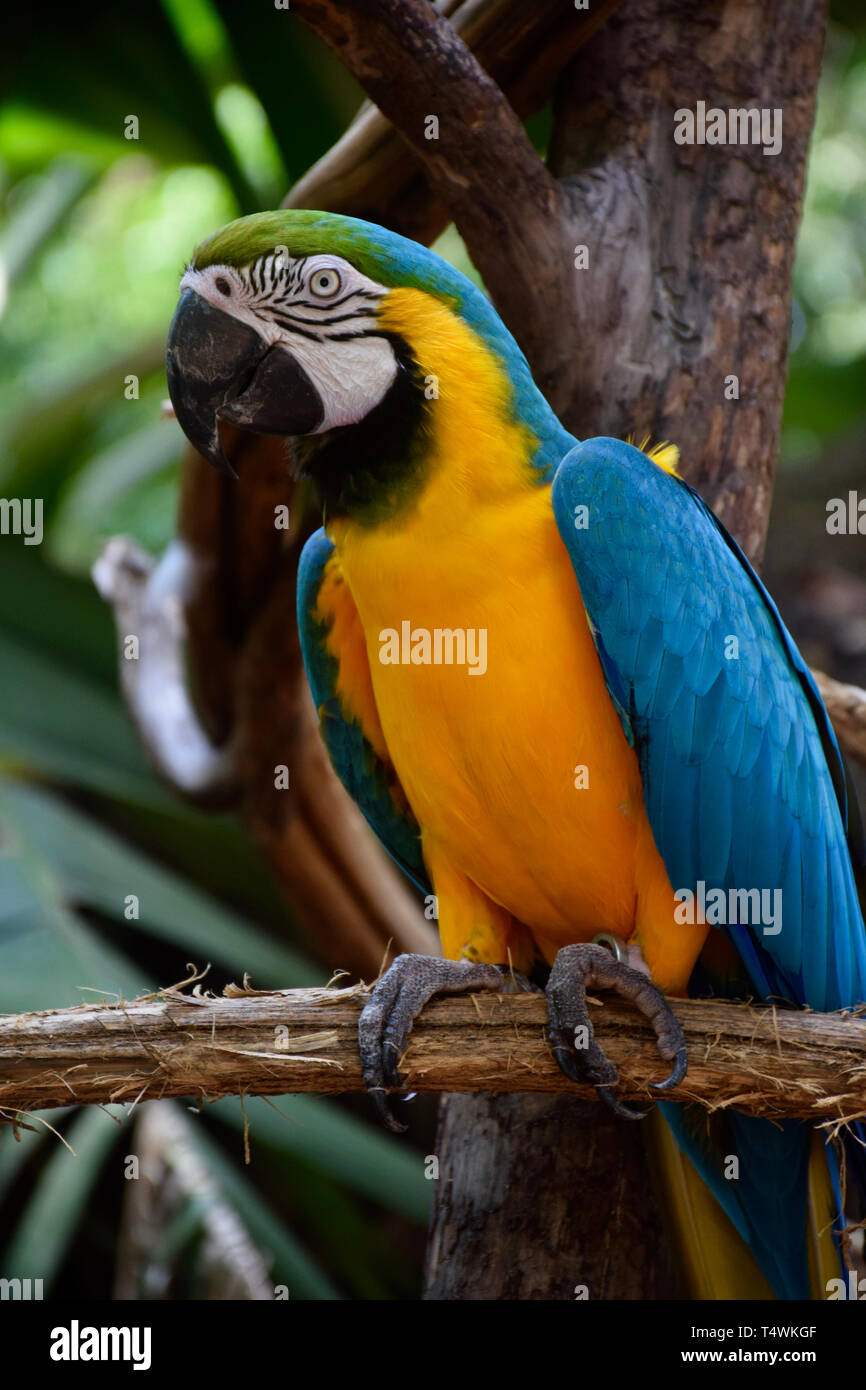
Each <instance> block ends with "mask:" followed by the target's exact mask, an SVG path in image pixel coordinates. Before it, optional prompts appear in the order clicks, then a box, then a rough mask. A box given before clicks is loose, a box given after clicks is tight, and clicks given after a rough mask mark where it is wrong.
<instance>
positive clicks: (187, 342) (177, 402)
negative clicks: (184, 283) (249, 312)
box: [165, 289, 324, 477]
mask: <svg viewBox="0 0 866 1390" xmlns="http://www.w3.org/2000/svg"><path fill="white" fill-rule="evenodd" d="M165 370H166V376H167V378H168V393H169V395H170V397H171V403H172V405H173V406H174V413H175V415H176V416H177V420H178V423H179V425H180V427H181V429H182V430H183V432H184V434H185V435H186V437H187V439H188V440H189V441H190V443H191V444H192V445H194V447H195V448H196V449H197V450H198V452H199V453H200V454H202V455H203V457H204V458H206V459H208V460H209V461H210V462H211V463H212V464H214V465H215V466H216V467H217V468H219V469H220V471H221V472H223V473H228V474H229V475H230V476H231V477H235V476H236V474H235V471H234V469H233V468H232V466H231V464H230V463H229V460H228V459H227V458H226V455H225V452H224V451H223V447H222V444H221V443H220V437H219V421H220V420H228V421H230V422H231V424H233V425H240V426H242V427H245V428H247V429H251V430H257V431H258V432H259V433H260V434H285V435H294V434H309V433H310V432H311V431H312V430H314V429H316V427H317V426H318V425H320V424H321V422H322V418H323V415H324V408H323V405H322V400H321V397H320V396H319V393H318V392H317V390H316V388H315V387H314V385H313V383H312V382H311V380H310V378H309V377H308V375H307V373H306V372H305V371H304V369H303V367H302V366H301V364H300V363H299V362H298V361H297V360H296V359H295V358H294V357H293V356H292V354H291V353H290V352H288V351H286V349H285V348H283V347H279V346H276V347H270V346H269V345H268V343H266V342H265V340H264V338H262V337H261V335H260V334H259V333H257V332H256V330H255V329H254V328H252V327H250V326H249V325H248V324H245V323H241V322H240V321H239V320H238V319H236V318H234V316H233V315H232V314H227V313H225V312H224V311H223V310H222V309H218V308H217V307H216V305H214V304H211V303H209V301H208V300H206V299H202V297H201V296H200V295H198V294H196V292H195V290H191V289H186V290H184V292H183V294H182V295H181V297H180V300H179V302H178V306H177V308H176V309H175V311H174V318H173V319H172V321H171V327H170V328H169V330H168V344H167V347H166V354H165Z"/></svg>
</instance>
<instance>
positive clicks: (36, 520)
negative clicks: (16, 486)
mask: <svg viewBox="0 0 866 1390" xmlns="http://www.w3.org/2000/svg"><path fill="white" fill-rule="evenodd" d="M0 536H23V537H24V544H25V545H41V544H42V498H41V497H0Z"/></svg>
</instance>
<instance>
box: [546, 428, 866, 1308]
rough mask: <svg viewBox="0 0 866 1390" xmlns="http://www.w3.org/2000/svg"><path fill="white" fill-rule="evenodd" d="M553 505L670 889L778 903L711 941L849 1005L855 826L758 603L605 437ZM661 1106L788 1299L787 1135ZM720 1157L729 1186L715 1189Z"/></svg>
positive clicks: (789, 653)
mask: <svg viewBox="0 0 866 1390" xmlns="http://www.w3.org/2000/svg"><path fill="white" fill-rule="evenodd" d="M553 507H554V512H555V515H556V521H557V525H558V527H559V531H560V534H561V536H562V539H563V541H564V543H565V545H566V547H567V549H568V551H569V554H570V556H571V559H572V563H573V565H574V570H575V574H576V576H577V580H578V583H579V585H580V589H581V594H582V596H583V601H584V604H585V606H586V609H587V613H588V615H589V618H590V620H591V622H592V624H593V630H594V634H595V638H596V647H597V650H598V653H599V658H600V660H601V663H602V668H603V670H604V674H605V679H606V682H607V686H608V689H609V691H610V695H611V698H612V699H613V701H614V703H615V705H616V707H617V709H618V710H619V713H620V718H621V720H622V722H623V728H624V729H625V732H626V735H627V737H628V738H629V741H630V742H631V743H632V744H633V746H634V747H635V750H636V752H637V754H638V758H639V760H640V766H641V773H642V778H643V785H644V796H645V800H646V805H647V812H648V815H649V821H650V825H651V827H652V831H653V835H654V837H655V841H656V844H657V846H658V849H659V852H660V854H661V856H662V859H663V860H664V863H665V867H666V868H667V871H668V874H669V877H670V879H671V882H672V884H673V886H674V888H675V889H679V888H689V889H691V890H692V891H695V889H696V885H697V884H698V882H699V881H701V880H703V882H704V883H705V884H706V887H707V890H708V891H709V890H710V889H712V888H721V889H723V890H725V891H726V892H727V890H730V889H731V888H741V889H766V890H769V891H771V892H772V890H774V889H777V888H779V889H781V908H782V916H781V923H780V925H781V930H774V929H773V927H771V930H770V932H767V931H766V930H765V925H766V919H764V920H765V925H760V924H756V923H755V922H754V921H749V922H746V921H735V922H729V923H728V924H727V925H726V927H725V930H726V931H727V933H728V935H729V936H730V938H731V940H732V941H733V943H734V945H735V947H736V948H737V950H738V952H739V954H740V957H741V958H742V960H743V962H744V964H745V966H746V967H747V969H748V972H749V975H750V977H751V980H752V984H753V986H754V988H755V990H756V991H757V992H758V993H759V994H760V995H762V996H763V997H765V998H767V997H769V996H771V995H774V996H779V995H780V996H783V997H786V998H788V999H790V1000H792V1001H794V1002H795V1003H798V1004H805V1005H808V1006H809V1007H811V1008H813V1009H819V1010H830V1009H837V1008H842V1007H845V1006H847V1005H853V1004H856V1003H859V1002H861V1001H862V1000H863V999H864V997H866V930H864V924H863V917H862V913H861V909H860V905H859V901H858V894H857V887H856V883H855V878H854V871H853V865H852V853H853V854H854V856H855V858H856V859H857V860H858V861H861V860H862V857H863V856H862V839H861V838H860V836H861V833H862V832H861V830H860V822H859V816H858V817H856V818H855V816H854V814H853V811H854V809H855V808H854V807H853V806H852V808H851V809H852V815H851V818H850V819H851V826H850V843H849V807H848V796H847V791H846V775H845V770H844V766H843V763H842V759H841V755H840V753H839V748H838V745H837V742H836V738H835V735H834V733H833V730H832V728H831V726H830V723H829V720H828V717H827V714H826V711H825V709H824V706H823V704H822V702H821V698H820V696H819V694H818V691H817V689H816V687H815V684H814V682H813V680H812V677H811V675H810V674H809V671H808V669H807V668H806V666H805V663H804V662H803V659H802V657H801V656H800V654H799V652H798V651H797V649H796V647H795V645H794V643H793V640H792V639H791V637H790V635H789V634H788V632H787V630H786V628H785V626H784V624H783V623H782V620H781V618H780V616H779V613H778V610H777V609H776V607H775V605H774V604H773V602H772V600H771V599H770V597H769V595H768V594H767V591H766V590H765V589H764V587H763V585H762V584H761V582H760V580H759V579H758V577H757V575H756V574H755V573H754V571H753V570H752V568H751V566H750V565H749V563H748V561H747V560H746V558H745V556H744V555H743V554H742V552H741V551H740V549H739V547H738V546H737V545H736V543H735V542H734V541H733V540H732V538H731V537H730V536H729V535H728V534H727V532H726V531H725V529H724V527H722V525H721V524H720V522H719V521H718V520H717V519H716V518H715V517H714V516H713V514H712V513H711V512H710V510H709V509H708V508H707V507H706V506H705V504H704V503H703V502H702V501H701V499H700V497H699V496H698V495H697V493H696V492H695V491H694V490H693V489H692V488H690V487H689V486H688V485H687V484H686V483H684V482H682V481H681V480H679V479H678V478H676V477H674V476H672V475H671V474H669V473H667V472H665V471H664V470H663V469H661V468H660V467H658V466H657V465H656V464H655V463H653V462H652V460H651V459H649V458H648V457H647V455H646V454H644V453H642V452H641V451H640V450H639V449H636V448H634V447H633V446H631V445H629V444H625V443H623V442H622V441H620V440H617V439H593V440H588V441H586V442H585V443H583V444H580V445H578V447H577V448H575V449H573V450H571V452H570V453H569V454H567V455H566V457H565V458H564V459H563V460H562V463H561V464H560V466H559V469H558V470H557V473H556V476H555V479H554V483H553ZM581 508H585V509H587V510H586V511H585V512H583V511H580V510H578V509H581ZM576 521H579V522H580V523H581V526H580V529H578V526H576V524H575V523H576ZM584 522H585V526H584V525H583V523H584ZM769 901H770V902H772V899H770V900H769ZM743 915H748V916H751V914H743ZM666 1111H667V1117H668V1120H669V1123H670V1124H671V1128H672V1129H673V1130H674V1133H675V1135H676V1137H677V1139H678V1141H679V1142H680V1143H681V1145H682V1146H683V1147H684V1148H685V1149H686V1151H687V1152H688V1154H689V1156H690V1157H691V1158H692V1161H693V1162H694V1163H695V1165H696V1166H697V1167H698V1170H699V1171H700V1172H701V1174H702V1176H703V1177H704V1178H705V1180H706V1181H707V1182H708V1184H709V1185H710V1187H711V1189H712V1190H713V1192H714V1193H715V1195H716V1197H717V1198H718V1200H719V1201H720V1203H721V1205H722V1206H723V1207H724V1208H725V1210H726V1211H727V1212H728V1215H729V1216H730V1217H731V1219H732V1220H733V1221H734V1224H735V1225H736V1226H737V1227H738V1229H739V1230H740V1232H741V1234H742V1235H744V1237H745V1238H746V1239H747V1240H748V1241H749V1243H750V1244H751V1245H752V1247H753V1249H754V1250H755V1252H756V1254H757V1255H758V1258H759V1259H760V1261H761V1264H762V1266H763V1268H764V1270H765V1272H766V1273H767V1274H768V1277H769V1278H770V1279H771V1282H772V1283H773V1284H774V1286H775V1287H776V1289H777V1290H778V1291H779V1292H780V1293H782V1294H783V1295H784V1296H787V1297H792V1296H798V1295H799V1296H808V1281H807V1279H806V1261H805V1220H804V1212H805V1207H806V1171H807V1170H806V1143H807V1131H805V1130H804V1127H803V1126H802V1125H799V1124H796V1123H791V1122H786V1123H785V1124H784V1125H783V1126H781V1127H780V1128H779V1129H777V1130H773V1131H772V1132H771V1129H772V1127H771V1126H770V1125H769V1124H768V1123H767V1122H766V1121H760V1120H754V1119H750V1118H749V1117H747V1116H743V1115H737V1114H735V1113H733V1112H732V1113H730V1114H728V1115H727V1116H726V1117H725V1118H724V1120H720V1121H719V1122H718V1124H717V1126H716V1128H717V1130H719V1129H720V1130H721V1131H722V1132H720V1133H717V1134H716V1135H715V1136H713V1137H712V1138H709V1137H708V1136H707V1133H706V1128H707V1126H706V1117H705V1116H701V1117H698V1116H696V1115H695V1114H694V1113H693V1112H690V1110H689V1109H688V1108H687V1107H681V1106H669V1107H666ZM702 1130H703V1133H702V1132H701V1131H702ZM726 1143H727V1144H731V1145H733V1146H734V1147H733V1148H729V1149H728V1150H727V1151H728V1152H736V1153H739V1154H740V1158H741V1167H742V1169H743V1172H744V1173H745V1175H746V1181H745V1182H742V1181H741V1182H740V1183H738V1184H735V1183H732V1182H729V1181H726V1179H725V1176H724V1172H723V1167H722V1165H721V1164H720V1153H721V1154H724V1152H725V1144H726ZM804 1281H805V1282H804Z"/></svg>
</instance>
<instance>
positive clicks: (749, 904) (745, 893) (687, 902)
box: [674, 879, 782, 936]
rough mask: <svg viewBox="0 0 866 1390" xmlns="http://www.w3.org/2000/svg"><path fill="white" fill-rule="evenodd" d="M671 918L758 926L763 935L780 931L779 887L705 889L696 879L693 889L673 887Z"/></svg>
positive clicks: (710, 925) (700, 922) (676, 920)
mask: <svg viewBox="0 0 866 1390" xmlns="http://www.w3.org/2000/svg"><path fill="white" fill-rule="evenodd" d="M674 897H675V899H676V901H677V906H676V907H675V908H674V921H675V922H679V923H680V924H684V923H688V924H689V925H694V924H697V925H700V926H709V927H724V926H742V927H746V926H752V927H760V928H761V930H762V932H763V934H764V936H778V935H779V932H780V931H781V930H782V890H781V888H707V885H706V883H705V882H704V880H703V879H699V880H698V882H697V884H696V886H695V888H694V889H692V888H677V890H676V891H675V893H674Z"/></svg>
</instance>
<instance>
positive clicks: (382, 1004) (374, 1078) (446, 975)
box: [358, 955, 529, 1134]
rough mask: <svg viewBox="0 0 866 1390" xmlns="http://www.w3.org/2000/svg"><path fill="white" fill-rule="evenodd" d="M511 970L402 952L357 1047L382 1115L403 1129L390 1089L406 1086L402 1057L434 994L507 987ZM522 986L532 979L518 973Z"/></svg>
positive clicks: (365, 1019)
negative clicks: (390, 1099)
mask: <svg viewBox="0 0 866 1390" xmlns="http://www.w3.org/2000/svg"><path fill="white" fill-rule="evenodd" d="M510 978H511V970H510V969H509V967H508V966H502V965H479V964H477V963H476V962H474V961H469V960H442V959H441V957H439V956H409V955H404V956H398V957H397V959H396V960H395V961H394V964H393V965H392V966H391V969H390V970H388V971H386V973H385V974H384V975H383V976H382V978H381V980H379V981H378V982H377V984H376V986H375V988H374V990H373V992H372V994H371V995H370V998H369V999H368V1000H367V1003H366V1004H365V1005H364V1007H363V1009H362V1010H361V1017H360V1018H359V1020H358V1048H359V1051H360V1053H361V1071H362V1073H363V1077H364V1085H365V1086H366V1088H367V1091H368V1092H369V1095H370V1099H371V1100H372V1102H373V1104H374V1106H375V1107H376V1110H377V1112H378V1114H379V1118H380V1119H381V1120H382V1123H383V1124H385V1125H386V1126H387V1127H388V1129H391V1130H393V1131H394V1132H395V1133H397V1134H401V1133H402V1132H403V1131H404V1130H405V1129H406V1125H404V1124H403V1123H402V1122H401V1121H400V1120H398V1119H397V1117H396V1116H395V1115H394V1113H393V1111H392V1109H391V1106H390V1103H389V1101H388V1092H389V1091H399V1090H402V1089H403V1081H402V1078H401V1076H400V1058H401V1057H402V1055H403V1053H404V1052H405V1051H406V1045H407V1043H408V1040H409V1034H410V1032H411V1031H412V1024H413V1023H414V1022H415V1019H416V1018H417V1017H418V1015H419V1014H420V1012H421V1010H422V1009H423V1008H424V1005H425V1004H426V1003H427V1002H428V1001H429V1000H430V999H432V998H433V996H434V995H436V994H465V993H466V992H467V991H470V990H478V989H489V990H496V991H499V990H505V989H507V987H508V984H509V980H510ZM517 979H518V980H519V982H520V984H521V986H523V985H524V984H525V985H526V988H529V985H528V982H525V981H523V978H522V976H518V977H517Z"/></svg>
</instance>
